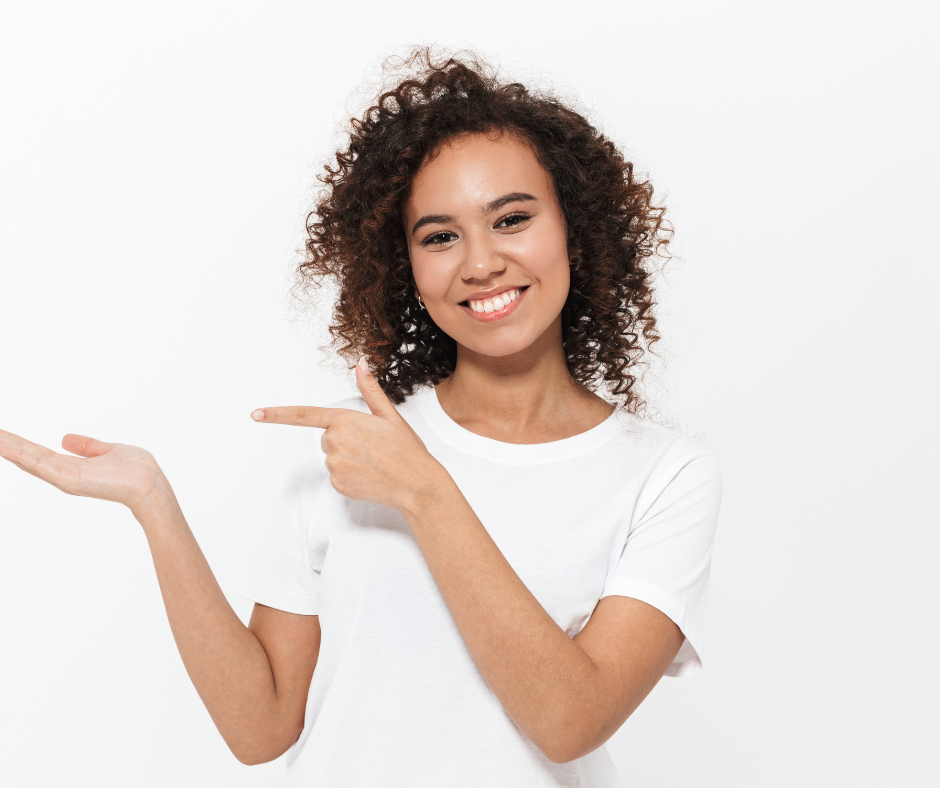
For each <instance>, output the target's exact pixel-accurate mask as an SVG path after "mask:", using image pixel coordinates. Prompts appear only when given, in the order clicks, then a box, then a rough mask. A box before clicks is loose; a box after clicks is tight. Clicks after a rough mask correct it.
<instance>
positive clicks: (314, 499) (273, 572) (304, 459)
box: [239, 429, 330, 615]
mask: <svg viewBox="0 0 940 788" xmlns="http://www.w3.org/2000/svg"><path fill="white" fill-rule="evenodd" d="M322 434H323V430H320V429H309V430H307V431H306V434H305V435H304V440H303V441H302V442H301V448H300V452H299V455H298V456H297V457H296V458H295V461H294V462H293V464H292V466H291V469H290V471H289V473H288V475H287V478H286V480H285V482H284V485H283V487H282V489H281V494H280V506H279V510H280V511H279V512H278V513H277V514H276V515H272V517H273V518H274V522H272V525H271V527H270V528H269V529H268V533H267V534H266V541H267V542H268V544H267V545H266V548H267V549H266V551H265V552H266V553H267V554H268V559H269V560H268V561H266V562H265V566H264V567H263V568H262V569H259V575H260V579H257V578H256V579H255V580H254V581H248V582H245V583H243V584H242V585H241V588H240V589H239V590H240V594H241V596H244V597H246V598H248V599H250V600H252V601H254V602H258V603H260V604H262V605H266V606H267V607H273V608H276V609H277V610H284V611H286V612H288V613H300V614H304V615H317V614H318V609H317V590H318V587H319V583H320V568H321V567H322V564H323V554H324V552H325V547H326V544H325V533H323V529H324V526H325V523H322V522H321V521H320V520H321V518H318V517H317V515H316V509H317V504H318V502H319V500H320V499H321V497H322V494H323V493H324V491H325V488H327V487H329V485H330V477H329V473H328V472H327V470H326V463H325V456H324V454H323V452H322V450H321V449H320V437H321V436H322Z"/></svg>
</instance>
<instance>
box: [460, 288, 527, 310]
mask: <svg viewBox="0 0 940 788" xmlns="http://www.w3.org/2000/svg"><path fill="white" fill-rule="evenodd" d="M521 292H522V291H521V290H507V291H506V292H505V293H500V294H499V295H498V296H496V298H493V299H488V300H486V301H468V302H467V303H468V304H470V308H471V309H472V310H473V311H474V312H496V311H498V310H500V309H502V308H503V307H506V306H509V304H511V303H512V302H513V301H515V300H516V299H517V298H518V297H519V294H520V293H521Z"/></svg>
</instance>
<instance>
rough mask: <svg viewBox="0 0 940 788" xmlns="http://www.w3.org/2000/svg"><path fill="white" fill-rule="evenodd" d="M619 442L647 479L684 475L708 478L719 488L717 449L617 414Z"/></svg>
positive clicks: (666, 428) (641, 419)
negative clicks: (639, 465) (635, 460)
mask: <svg viewBox="0 0 940 788" xmlns="http://www.w3.org/2000/svg"><path fill="white" fill-rule="evenodd" d="M616 418H617V419H618V423H619V426H620V430H619V439H620V441H621V442H622V443H623V444H624V446H625V448H627V449H628V450H629V451H631V452H632V453H634V454H635V455H636V456H637V457H638V459H640V460H641V461H642V464H643V465H645V466H646V467H647V468H648V469H649V473H650V475H651V476H655V477H659V478H661V479H662V478H664V477H665V478H671V477H674V476H675V475H676V474H678V473H679V472H680V471H684V475H686V476H688V475H696V476H700V477H702V478H708V479H712V480H714V481H716V482H717V483H719V484H720V479H721V463H720V456H719V453H718V451H717V449H716V448H715V447H714V446H712V445H711V444H709V443H707V442H706V441H704V440H702V439H701V438H699V437H695V436H692V435H689V434H688V433H686V432H681V431H678V430H676V429H672V428H670V427H667V426H665V425H663V424H660V423H657V422H654V421H651V420H649V419H644V418H640V417H638V416H636V415H634V414H631V413H619V414H617V416H616Z"/></svg>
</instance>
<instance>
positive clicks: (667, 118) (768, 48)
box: [0, 0, 940, 788]
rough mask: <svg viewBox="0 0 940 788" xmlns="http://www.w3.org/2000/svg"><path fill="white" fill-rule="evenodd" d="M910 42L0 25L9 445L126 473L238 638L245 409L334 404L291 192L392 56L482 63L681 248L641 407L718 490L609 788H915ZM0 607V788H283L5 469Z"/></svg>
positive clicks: (119, 567)
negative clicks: (625, 163) (129, 451)
mask: <svg viewBox="0 0 940 788" xmlns="http://www.w3.org/2000/svg"><path fill="white" fill-rule="evenodd" d="M933 11H934V9H933V8H932V5H931V4H928V3H926V2H923V3H913V2H899V3H894V4H887V3H880V4H875V3H870V2H852V3H849V2H844V3H836V2H813V3H807V2H795V3H794V2H791V3H780V4H767V3H747V2H728V1H725V2H714V3H703V2H682V3H674V2H658V3H651V2H646V3H636V2H625V1H624V2H608V3H560V2H547V1H546V2H542V3H533V2H517V3H506V2H498V3H497V2H491V1H490V0H479V1H478V2H474V3H467V4H445V3H440V2H414V1H411V2H402V3H385V2H382V3H380V2H348V3H342V4H340V3H330V4H326V3H315V2H291V3H287V2H271V3H266V4H261V3H244V2H232V1H231V0H230V2H226V3H221V2H186V3H180V2H162V3H159V4H158V3H149V4H140V3H136V4H127V3H117V2H112V3H106V2H98V1H94V2H85V3H81V4H76V3H64V2H62V3H50V2H10V1H8V2H6V3H5V4H4V9H3V11H2V14H0V74H2V75H3V76H2V79H0V107H2V109H0V112H2V121H0V428H3V429H6V430H9V431H11V432H15V433H17V434H20V435H23V436H24V437H27V438H29V439H31V440H34V441H36V442H39V443H43V444H45V445H47V446H50V447H54V448H58V445H59V441H60V440H61V437H62V435H64V434H65V433H67V432H79V433H83V434H87V435H92V436H94V437H98V438H101V439H103V440H110V441H120V442H126V443H134V444H137V445H141V446H144V447H146V448H148V449H150V450H151V451H152V452H153V453H154V454H155V455H156V457H157V459H158V460H159V461H160V463H161V465H162V466H163V468H164V470H165V471H166V473H167V475H168V477H169V478H170V480H171V482H172V483H173V484H174V487H175V489H176V491H177V494H178V497H179V498H180V501H181V503H182V505H183V508H184V511H185V513H186V515H187V517H188V519H189V522H190V524H191V526H192V528H193V530H194V532H195V534H196V536H197V538H198V539H199V541H200V544H201V545H202V547H203V549H204V551H205V553H206V554H207V556H208V559H209V562H210V564H211V565H212V566H213V567H214V569H215V570H216V573H217V575H218V577H219V578H220V582H221V583H222V586H223V588H224V589H225V590H226V592H227V593H229V594H230V597H231V600H232V603H233V605H235V607H236V610H237V611H238V612H239V614H240V615H242V616H243V617H244V618H245V620H247V616H248V615H249V613H250V603H248V602H247V601H246V600H244V599H242V598H240V597H238V596H237V594H236V592H237V590H238V586H239V583H240V582H244V581H245V580H246V579H249V578H251V577H252V575H253V573H255V572H258V571H261V569H262V568H263V564H264V555H265V551H266V550H267V549H268V548H267V545H268V544H269V543H270V541H271V540H272V539H273V538H274V537H273V536H272V535H274V534H276V533H277V527H278V523H277V513H276V508H277V507H276V498H277V493H278V491H279V487H280V484H281V481H282V477H283V474H284V472H285V470H286V467H287V463H288V462H289V460H290V458H291V455H292V452H293V451H294V449H295V447H296V445H297V440H298V438H299V434H298V432H297V431H296V430H293V429H291V428H286V427H264V426H261V425H257V424H255V423H253V422H252V421H251V420H250V418H249V415H248V414H249V413H250V412H251V410H252V409H254V408H256V407H260V406H265V405H281V404H325V403H327V402H330V401H332V400H335V399H337V398H339V397H341V396H345V395H346V394H348V393H350V392H352V391H353V386H354V384H353V381H352V378H351V377H350V376H346V375H344V374H342V373H338V372H335V371H332V368H331V367H330V366H329V365H323V364H321V361H322V360H323V359H324V354H323V353H321V352H320V351H319V350H318V345H320V344H323V342H324V341H325V337H324V334H323V327H322V321H320V323H317V322H316V320H314V321H313V322H312V323H311V322H303V321H301V320H300V319H299V318H298V317H297V316H296V315H295V314H293V313H291V312H290V311H289V302H288V299H287V288H288V286H289V284H290V273H291V266H292V264H294V263H295V262H296V259H297V258H296V254H295V251H294V250H296V249H297V248H298V247H299V246H300V245H301V243H302V241H303V221H304V216H305V213H306V210H307V209H308V208H309V207H310V203H311V199H312V193H313V186H314V183H315V181H314V178H315V175H316V174H317V172H318V171H319V169H320V167H321V165H322V163H323V162H324V161H325V160H326V159H327V157H328V156H329V154H330V153H331V152H332V151H333V150H334V149H335V147H336V145H337V144H338V142H339V141H340V138H339V137H338V136H337V129H338V127H339V125H340V124H341V123H342V122H343V121H344V120H346V119H348V117H349V116H350V115H351V114H354V113H356V112H358V111H359V110H361V108H362V106H363V105H362V101H363V99H364V98H367V97H368V96H367V94H365V93H362V90H361V88H362V85H363V83H364V82H367V81H368V80H374V79H375V78H376V77H377V75H378V63H379V62H380V60H381V58H382V57H383V56H384V55H386V54H388V53H389V52H390V51H394V50H400V49H401V48H403V47H405V46H407V45H410V44H415V43H439V44H442V45H446V46H450V47H462V46H468V47H473V48H474V49H476V50H477V51H478V52H480V53H481V54H483V55H485V56H489V57H491V58H492V59H493V60H494V61H496V62H499V63H501V64H502V68H503V70H504V72H505V73H507V74H514V75H518V76H519V78H520V79H521V80H522V81H528V82H530V83H540V84H546V85H553V86H555V87H556V88H557V89H558V91H559V92H560V93H561V94H562V95H563V96H566V97H570V98H572V99H574V100H575V101H577V102H579V103H580V106H581V107H582V108H583V109H584V110H585V111H586V112H587V113H588V114H589V115H590V117H591V118H592V119H593V120H594V121H595V122H596V123H597V124H598V125H600V126H601V127H602V128H603V130H604V131H605V132H606V133H607V134H608V135H609V136H611V137H612V138H613V139H614V140H615V141H617V142H618V143H619V144H620V145H622V146H623V147H624V148H625V149H626V150H627V151H628V152H629V155H630V156H632V157H633V158H634V160H635V161H636V163H637V166H638V167H639V169H640V170H642V171H643V172H646V173H648V174H649V176H650V177H651V178H652V180H653V183H654V184H655V186H656V190H657V194H658V195H659V196H660V197H662V198H663V199H664V200H665V202H666V205H667V206H668V211H669V215H670V217H671V219H672V221H673V223H674V225H675V228H676V241H675V244H674V250H675V252H676V253H677V254H678V255H679V256H680V257H681V259H678V260H676V261H675V262H674V263H673V264H672V265H671V266H670V268H669V269H668V270H669V273H668V275H667V277H666V279H665V281H664V282H663V283H662V285H661V290H660V301H661V304H662V307H661V311H662V318H663V329H664V331H665V333H666V343H665V346H664V349H665V351H666V357H667V360H668V362H669V364H668V367H667V368H666V369H665V370H664V371H661V373H660V375H659V378H658V383H657V384H656V385H654V386H652V387H651V389H650V390H651V393H653V394H654V395H655V396H657V398H658V401H659V404H660V408H661V411H662V413H663V414H664V416H667V417H669V418H672V419H674V420H675V421H677V422H678V424H679V426H680V428H681V429H684V430H687V431H688V432H690V433H693V434H701V435H703V436H704V437H705V439H706V440H707V441H708V442H709V443H710V444H712V445H713V446H715V447H716V448H717V449H718V450H719V451H720V453H721V457H722V463H723V469H724V475H725V497H724V503H723V508H722V513H721V519H720V523H719V529H718V537H717V541H716V545H715V553H714V561H713V569H712V595H711V611H712V612H711V624H712V628H711V632H710V641H711V656H712V660H711V662H710V664H707V665H706V667H705V670H704V671H703V672H702V673H701V674H700V675H698V676H696V677H694V678H691V679H664V680H663V681H662V682H661V683H660V685H659V686H658V687H657V688H656V690H654V692H653V693H652V695H651V696H650V697H649V698H648V699H647V700H646V701H645V703H644V704H643V705H642V706H641V708H640V709H639V710H638V711H637V712H636V713H635V714H634V715H633V717H632V718H631V719H630V720H629V721H628V722H627V723H626V724H625V725H624V726H623V728H622V729H621V730H620V731H619V732H618V733H617V734H616V735H615V736H614V737H613V739H611V741H610V743H609V745H608V746H609V748H610V751H611V754H612V756H613V758H614V760H615V762H616V763H617V765H618V768H619V769H620V771H621V773H622V775H623V778H624V783H625V785H627V786H631V787H634V786H635V787H636V788H665V787H667V786H677V785H695V786H703V787H704V786H709V787H711V786H715V788H718V787H719V786H720V787H721V788H726V787H727V786H748V787H749V788H750V787H751V786H760V787H761V788H765V787H766V788H777V787H778V786H779V787H780V788H791V787H792V786H801V788H802V787H804V786H805V787H807V788H808V787H809V786H813V787H815V786H820V787H821V786H826V787H827V788H828V787H829V786H836V785H839V786H842V785H846V786H848V785H851V786H884V785H902V786H905V788H912V787H914V786H927V785H935V784H936V782H935V781H936V779H937V770H938V763H937V756H936V743H937V741H938V740H940V730H938V726H937V722H936V720H937V714H936V707H937V703H938V701H940V698H938V692H937V689H938V687H937V679H936V673H937V671H936V669H935V667H932V660H933V659H934V657H935V655H936V653H937V648H938V645H940V642H938V636H937V628H936V622H937V614H936V610H937V603H938V594H937V581H936V575H937V571H936V564H937V559H938V549H937V548H938V543H940V540H938V536H937V532H938V526H940V517H938V513H937V490H938V484H937V476H938V470H940V469H938V464H937V460H936V446H937V440H938V418H937V409H936V406H937V403H938V401H940V390H938V389H940V386H938V374H937V362H936V358H935V349H936V347H937V340H938V336H937V331H936V328H935V325H934V319H933V318H934V299H935V298H936V295H937V292H938V284H940V277H938V263H940V260H938V254H937V251H936V247H935V246H934V243H936V217H937V215H938V208H940V205H938V200H937V196H936V190H937V182H938V153H937V151H938V146H937V139H938V123H937V95H940V86H938V79H937V74H938V73H940V71H938V64H937V62H936V56H935V51H936V46H935V44H936V42H935V35H933V34H932V33H931V28H932V27H933V25H934V23H935V22H936V19H934V18H931V14H932V13H933ZM357 91H358V92H357ZM292 315H293V316H292ZM0 609H2V621H3V626H2V630H0V632H2V634H0V638H2V651H0V784H2V785H4V786H11V787H15V788H19V787H20V786H24V787H25V786H43V787H45V786H61V785H70V786H72V785H82V786H84V785H89V786H99V787H101V788H104V787H105V786H129V785H134V786H225V787H226V788H234V787H235V786H271V785H275V784H276V782H277V780H278V778H279V776H280V775H281V773H282V770H283V764H282V763H280V762H275V763H273V764H268V765H265V766H260V767H245V766H242V765H240V764H239V763H238V762H237V761H236V760H235V759H234V757H233V756H231V755H230V753H229V752H228V750H227V748H226V747H225V745H224V743H223V742H222V740H221V737H220V736H219V735H218V733H217V732H216V730H215V728H214V726H213V724H212V722H211V720H210V719H209V716H208V714H207V713H206V711H205V709H204V708H203V706H202V704H201V702H200V701H199V698H198V696H197V695H196V692H195V690H194V689H193V687H192V685H191V684H190V682H189V679H188V677H187V675H186V673H185V671H184V669H183V666H182V663H181V661H180V659H179V656H178V654H177V652H176V649H175V646H174V643H173V640H172V636H171V634H170V630H169V626H168V624H167V622H166V619H165V615H164V612H163V607H162V602H161V599H160V595H159V590H158V588H157V583H156V579H155V577H154V573H153V567H152V564H151V562H150V557H149V553H148V550H147V545H146V542H145V540H144V537H143V535H142V533H141V532H140V528H139V526H138V525H137V524H136V522H135V521H134V520H133V518H132V517H131V516H130V514H129V513H128V512H127V511H126V510H125V509H123V508H122V507H120V506H118V505H114V504H107V503H103V502H99V501H93V500H87V499H78V498H72V497H69V496H65V495H62V494H61V493H59V492H58V491H57V490H55V489H53V488H51V487H49V486H48V485H45V484H44V483H42V482H40V481H38V480H36V479H34V478H32V477H30V476H27V475H25V474H23V473H22V472H20V471H19V470H18V469H17V468H15V467H14V466H12V465H7V464H5V463H4V464H2V465H0Z"/></svg>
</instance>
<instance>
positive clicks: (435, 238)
mask: <svg viewBox="0 0 940 788" xmlns="http://www.w3.org/2000/svg"><path fill="white" fill-rule="evenodd" d="M456 237H457V236H456V235H454V234H453V233H448V232H443V231H442V232H439V233H434V234H433V235H429V236H428V237H427V238H425V239H424V240H423V241H422V242H421V245H422V246H443V245H444V244H449V243H450V242H451V241H452V240H454V239H455V238H456Z"/></svg>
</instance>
